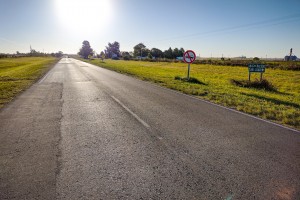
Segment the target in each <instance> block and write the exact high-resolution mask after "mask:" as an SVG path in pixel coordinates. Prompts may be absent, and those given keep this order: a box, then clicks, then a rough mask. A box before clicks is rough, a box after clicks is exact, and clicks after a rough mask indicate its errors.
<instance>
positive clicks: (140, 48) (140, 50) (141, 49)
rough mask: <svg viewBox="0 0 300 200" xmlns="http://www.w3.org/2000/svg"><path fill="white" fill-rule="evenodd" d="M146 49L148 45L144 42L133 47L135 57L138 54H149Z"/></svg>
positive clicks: (143, 55)
mask: <svg viewBox="0 0 300 200" xmlns="http://www.w3.org/2000/svg"><path fill="white" fill-rule="evenodd" d="M145 50H146V46H145V45H144V44H143V43H139V44H137V45H135V46H134V47H133V55H134V56H135V57H137V56H142V57H145V56H147V55H148V52H147V51H145Z"/></svg>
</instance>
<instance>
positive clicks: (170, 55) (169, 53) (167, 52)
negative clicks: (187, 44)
mask: <svg viewBox="0 0 300 200" xmlns="http://www.w3.org/2000/svg"><path fill="white" fill-rule="evenodd" d="M164 56H165V58H168V59H173V50H172V48H171V47H170V48H169V49H168V50H165V51H164Z"/></svg>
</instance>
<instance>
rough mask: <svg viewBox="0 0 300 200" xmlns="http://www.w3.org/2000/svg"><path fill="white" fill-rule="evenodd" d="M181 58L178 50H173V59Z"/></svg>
mask: <svg viewBox="0 0 300 200" xmlns="http://www.w3.org/2000/svg"><path fill="white" fill-rule="evenodd" d="M177 57H182V55H181V54H180V51H179V49H178V48H175V49H174V50H173V58H177Z"/></svg>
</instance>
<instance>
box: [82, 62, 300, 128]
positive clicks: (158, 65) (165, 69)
mask: <svg viewBox="0 0 300 200" xmlns="http://www.w3.org/2000/svg"><path fill="white" fill-rule="evenodd" d="M88 62H90V63H93V64H95V65H98V66H101V67H104V68H107V69H111V70H115V71H118V72H121V73H125V74H129V75H132V76H135V77H138V78H140V79H142V80H147V81H151V82H154V83H157V84H159V85H161V86H164V87H168V88H171V89H175V90H178V91H181V92H183V93H186V94H191V95H195V96H197V97H199V98H202V99H205V100H209V101H212V102H214V103H217V104H220V105H224V106H227V107H230V108H233V109H236V110H239V111H242V112H245V113H249V114H252V115H255V116H259V117H261V118H263V119H268V120H272V121H275V122H277V123H281V124H284V125H288V126H290V127H294V128H296V129H300V71H287V70H279V69H266V73H265V74H264V78H265V79H266V80H268V81H269V82H270V83H271V84H272V85H273V86H274V87H275V90H273V91H268V90H264V89H256V88H247V87H240V86H237V85H235V84H233V83H232V82H233V81H232V79H234V80H238V81H246V80H247V79H248V68H247V67H231V66H215V65H214V66H212V65H201V64H199V65H198V64H197V65H196V64H194V65H193V64H192V65H191V76H192V77H194V78H196V79H198V80H199V81H200V83H197V84H195V83H190V82H186V81H182V80H180V79H178V77H185V76H186V74H187V65H186V64H184V63H168V62H144V61H124V60H104V62H102V61H101V60H98V59H95V60H89V61H88ZM175 77H177V78H176V79H177V80H176V79H175ZM255 78H257V79H258V78H259V74H252V76H251V80H255ZM224 117H226V116H224Z"/></svg>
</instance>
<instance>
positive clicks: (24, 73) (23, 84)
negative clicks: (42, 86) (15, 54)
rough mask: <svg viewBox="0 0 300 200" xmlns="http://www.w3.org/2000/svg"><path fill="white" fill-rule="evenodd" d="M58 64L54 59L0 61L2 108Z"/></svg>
mask: <svg viewBox="0 0 300 200" xmlns="http://www.w3.org/2000/svg"><path fill="white" fill-rule="evenodd" d="M56 62H57V59H56V58H53V57H23V58H4V59H0V108H1V107H3V105H4V104H5V103H7V102H9V101H11V100H12V99H13V97H15V96H16V95H17V94H18V93H20V92H21V91H23V90H25V89H26V88H28V87H29V86H30V85H32V84H33V83H34V82H35V81H36V80H37V79H38V78H40V77H41V76H42V75H43V74H44V73H46V72H47V70H48V69H49V67H50V66H52V65H53V64H54V63H56Z"/></svg>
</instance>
